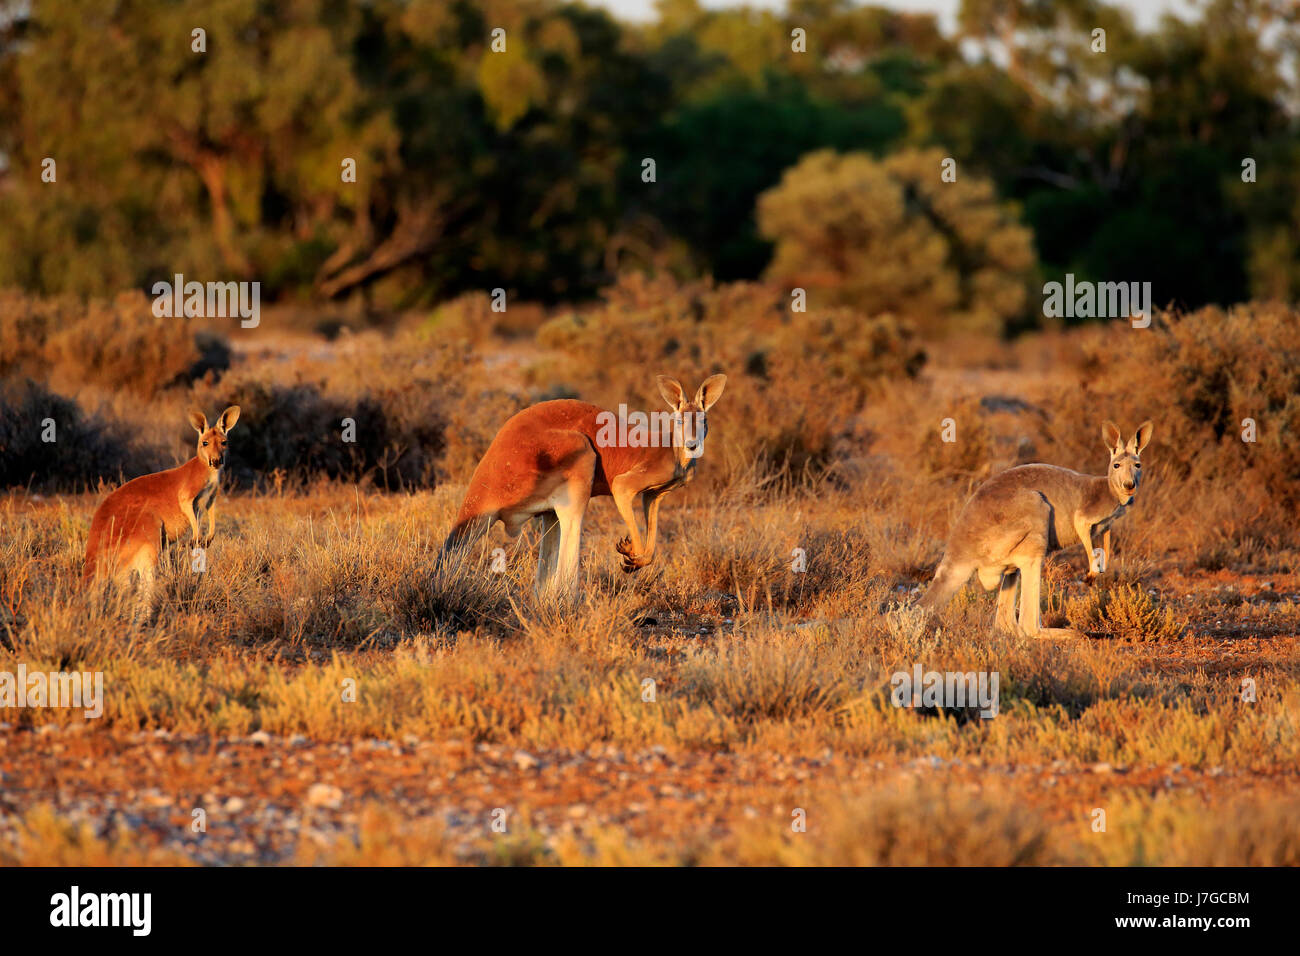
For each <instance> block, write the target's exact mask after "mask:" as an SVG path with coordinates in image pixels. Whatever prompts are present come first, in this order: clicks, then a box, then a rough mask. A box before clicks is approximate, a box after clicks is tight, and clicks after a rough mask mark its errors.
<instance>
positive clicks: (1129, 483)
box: [1101, 419, 1154, 504]
mask: <svg viewBox="0 0 1300 956" xmlns="http://www.w3.org/2000/svg"><path fill="white" fill-rule="evenodd" d="M1153 427H1154V425H1152V423H1151V421H1150V420H1149V419H1148V420H1147V421H1145V422H1143V423H1142V424H1141V425H1139V426H1138V430H1137V431H1136V432H1134V433H1133V437H1132V438H1130V439H1129V440H1128V441H1127V442H1126V441H1124V436H1123V435H1121V434H1120V430H1119V426H1118V425H1116V424H1115V423H1114V422H1109V421H1108V422H1106V423H1105V424H1104V425H1102V426H1101V439H1102V441H1104V442H1105V443H1106V448H1107V450H1108V451H1109V452H1110V466H1109V468H1108V469H1107V477H1108V478H1109V479H1110V490H1111V491H1112V492H1113V493H1114V495H1115V497H1116V498H1118V499H1119V501H1120V503H1121V504H1129V503H1130V502H1132V501H1133V494H1134V492H1136V491H1137V487H1138V485H1140V484H1141V483H1142V458H1141V454H1142V449H1143V448H1146V447H1147V442H1149V441H1150V440H1151V429H1152V428H1153Z"/></svg>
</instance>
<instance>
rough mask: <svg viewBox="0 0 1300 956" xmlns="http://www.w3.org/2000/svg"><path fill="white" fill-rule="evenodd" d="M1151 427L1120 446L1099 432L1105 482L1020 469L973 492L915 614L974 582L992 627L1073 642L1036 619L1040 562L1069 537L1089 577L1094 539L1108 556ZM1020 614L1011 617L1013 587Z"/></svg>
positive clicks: (1115, 436) (1112, 434)
mask: <svg viewBox="0 0 1300 956" xmlns="http://www.w3.org/2000/svg"><path fill="white" fill-rule="evenodd" d="M1151 429H1152V423H1151V422H1150V421H1145V422H1143V423H1142V424H1141V425H1140V426H1138V430H1137V432H1136V433H1135V434H1134V435H1133V437H1132V438H1130V439H1129V440H1128V441H1127V442H1125V441H1124V439H1123V436H1122V435H1121V434H1120V430H1119V428H1118V426H1116V425H1115V423H1114V422H1109V421H1108V422H1106V423H1105V424H1104V425H1102V427H1101V437H1102V440H1103V441H1104V442H1105V443H1106V448H1107V450H1109V451H1110V464H1109V466H1108V467H1107V469H1106V474H1104V475H1084V474H1080V473H1079V472H1077V471H1071V470H1070V469H1068V468H1060V467H1057V466H1056V465H1020V466H1018V467H1016V468H1010V469H1008V470H1007V471H1004V472H1002V473H1001V474H999V475H995V476H994V477H993V478H990V479H989V480H988V481H987V482H985V483H984V484H983V485H981V486H980V487H979V489H978V490H977V491H976V492H975V494H974V495H972V496H971V499H970V501H968V502H966V507H965V508H963V509H962V511H961V514H960V515H958V516H957V523H956V524H955V525H954V526H953V529H952V535H951V538H950V540H949V541H948V548H947V550H946V551H945V552H944V555H943V560H942V561H940V562H939V567H938V569H937V570H936V571H935V573H934V581H933V582H932V583H931V584H930V589H929V590H928V591H927V592H926V594H925V597H923V598H922V599H921V601H920V606H921V607H924V608H926V609H927V610H929V611H932V612H933V611H938V610H939V609H940V608H943V607H944V606H945V605H947V603H948V602H949V601H950V600H952V597H953V595H954V594H956V593H957V592H958V591H959V590H961V587H962V586H963V585H964V584H965V583H966V582H967V581H968V580H969V579H970V576H971V572H972V571H974V572H976V573H977V574H978V575H979V580H980V584H982V585H983V586H984V589H985V590H986V591H992V590H993V589H994V588H995V587H996V588H998V614H997V627H998V629H999V630H1002V631H1009V632H1011V633H1016V632H1017V631H1018V632H1019V633H1021V634H1024V635H1025V636H1028V637H1040V636H1041V637H1080V636H1082V635H1080V634H1079V632H1078V631H1076V630H1074V629H1073V628H1059V627H1057V628H1044V627H1043V626H1042V620H1041V618H1040V616H1039V612H1040V608H1039V594H1040V588H1041V582H1042V573H1043V559H1044V558H1046V557H1047V555H1048V554H1050V553H1052V552H1053V551H1059V550H1060V549H1062V548H1066V547H1069V546H1070V545H1071V544H1072V541H1071V534H1073V535H1074V536H1075V537H1077V538H1078V539H1079V541H1080V542H1082V544H1083V546H1084V548H1085V549H1086V550H1087V552H1088V577H1089V579H1090V580H1091V579H1093V578H1095V577H1096V576H1097V575H1098V574H1100V573H1101V571H1102V570H1103V569H1104V566H1105V565H1104V563H1103V561H1102V560H1100V559H1099V558H1098V556H1097V554H1096V552H1094V551H1093V546H1092V542H1093V535H1095V534H1100V535H1101V538H1102V552H1103V555H1104V557H1106V558H1109V556H1110V526H1111V524H1112V523H1113V522H1114V521H1115V519H1116V518H1118V517H1119V516H1120V515H1122V514H1123V513H1124V512H1125V510H1126V509H1127V508H1128V506H1129V505H1131V504H1132V503H1133V498H1134V495H1135V494H1136V493H1137V488H1138V485H1139V484H1140V483H1141V481H1142V459H1141V457H1140V455H1141V453H1142V449H1143V448H1145V447H1146V446H1147V442H1149V441H1150V440H1151ZM1017 584H1019V586H1020V611H1019V618H1018V619H1017V616H1016V585H1017Z"/></svg>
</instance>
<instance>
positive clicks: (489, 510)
mask: <svg viewBox="0 0 1300 956" xmlns="http://www.w3.org/2000/svg"><path fill="white" fill-rule="evenodd" d="M726 384H727V377H726V376H725V375H712V376H710V377H709V378H707V379H705V381H704V384H703V385H701V386H700V389H699V391H698V392H696V393H695V398H694V399H693V400H692V399H688V398H687V397H686V393H685V392H684V391H683V389H682V386H681V384H680V383H679V382H677V381H676V380H675V379H672V378H668V377H667V376H665V375H660V376H659V377H658V385H659V392H660V394H661V395H663V397H664V401H666V402H667V403H668V407H669V408H670V409H671V413H670V414H669V415H664V419H665V421H666V424H670V425H671V428H670V429H667V431H670V432H671V438H670V439H669V440H668V441H658V440H657V436H658V435H659V434H661V433H662V431H664V429H655V428H649V429H648V430H647V429H645V428H642V429H641V430H640V434H641V435H643V436H646V438H647V439H648V440H641V439H640V438H637V437H636V434H637V429H636V427H632V428H623V429H620V428H619V427H618V422H619V419H618V416H617V415H615V413H613V412H607V411H605V410H604V409H601V408H599V407H597V406H595V405H589V404H587V403H586V402H578V401H574V400H572V399H560V400H558V401H552V402H542V403H540V404H538V405H533V406H530V407H529V408H525V409H524V410H523V411H521V412H519V413H518V414H516V415H515V416H513V417H512V418H511V419H510V420H509V421H507V422H506V423H505V424H504V425H503V426H501V430H500V431H499V432H497V435H496V437H495V438H494V439H492V444H491V445H490V446H488V450H487V452H486V454H484V455H483V460H482V461H480V462H479V463H478V467H477V468H475V469H474V475H473V477H472V478H470V482H469V489H468V490H467V491H466V492H465V501H464V503H463V504H462V505H461V506H460V512H459V513H458V514H457V516H456V523H455V525H454V526H453V527H452V530H451V534H450V535H448V536H447V541H446V543H445V544H444V545H443V551H444V552H446V551H448V550H449V549H451V548H452V547H454V546H457V545H463V544H466V543H468V542H470V541H473V540H475V539H477V538H481V537H482V536H484V535H486V534H487V532H488V531H489V530H490V529H491V528H492V525H493V524H495V523H496V522H497V521H500V522H502V523H503V524H504V525H505V529H506V534H507V535H509V536H510V537H512V538H513V537H516V536H518V534H519V532H520V530H521V529H522V528H523V526H524V525H525V524H526V523H527V522H528V521H530V520H531V519H533V518H537V519H539V522H540V524H541V531H542V540H541V547H540V551H539V554H538V560H537V589H538V591H539V592H541V593H558V594H561V595H565V596H567V597H568V598H569V599H573V598H575V597H576V596H577V591H578V556H579V551H580V542H581V538H582V519H583V515H584V513H585V512H586V510H587V502H588V501H590V500H591V499H592V498H594V497H599V496H601V495H610V496H612V497H613V499H614V504H615V505H616V506H617V507H618V513H619V514H620V515H621V516H622V518H623V521H624V522H625V523H626V524H627V527H628V531H629V534H628V536H627V537H625V538H623V540H622V541H620V542H619V543H618V545H617V550H618V552H619V554H621V555H623V570H624V571H627V572H629V573H630V572H633V571H636V570H637V569H639V568H643V567H645V566H646V565H648V564H649V563H650V562H651V561H653V560H654V552H655V539H656V532H657V529H658V516H659V502H660V501H661V500H662V499H663V496H664V495H665V494H667V493H668V492H670V491H672V490H673V489H674V488H679V487H681V486H682V485H684V484H686V483H687V482H689V481H690V480H691V479H692V478H694V477H695V464H696V461H697V460H698V459H699V457H700V455H701V454H702V453H703V451H704V437H705V435H707V434H708V430H709V427H708V417H707V413H708V410H709V409H710V408H712V407H713V405H714V403H715V402H717V400H718V399H719V398H720V397H721V396H722V390H723V388H724V387H726ZM634 417H635V416H631V417H629V419H628V421H631V420H632V419H633V418H634ZM651 433H653V434H651ZM629 436H632V437H631V438H629ZM638 495H640V496H641V508H642V513H643V516H644V519H645V524H646V533H645V539H644V540H643V539H642V537H641V532H640V529H638V527H637V523H636V517H635V515H634V514H633V506H634V505H635V502H636V498H637V496H638Z"/></svg>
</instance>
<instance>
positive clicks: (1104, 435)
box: [1101, 421, 1124, 453]
mask: <svg viewBox="0 0 1300 956" xmlns="http://www.w3.org/2000/svg"><path fill="white" fill-rule="evenodd" d="M1101 440H1102V441H1104V442H1105V443H1106V447H1107V448H1108V449H1110V451H1111V452H1112V453H1113V452H1115V451H1116V450H1117V449H1119V448H1122V447H1124V436H1123V435H1121V434H1120V433H1119V426H1118V425H1116V424H1115V423H1114V422H1112V421H1107V422H1106V423H1105V424H1103V425H1102V426H1101Z"/></svg>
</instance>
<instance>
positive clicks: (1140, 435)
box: [1128, 418, 1156, 454]
mask: <svg viewBox="0 0 1300 956" xmlns="http://www.w3.org/2000/svg"><path fill="white" fill-rule="evenodd" d="M1155 427H1156V426H1155V424H1154V423H1153V422H1152V421H1151V419H1149V418H1148V419H1147V420H1146V421H1144V422H1143V423H1142V424H1141V425H1139V426H1138V430H1137V432H1136V433H1135V434H1134V435H1133V440H1132V441H1130V442H1129V443H1128V444H1129V447H1130V448H1132V449H1133V452H1134V454H1136V453H1137V452H1140V451H1141V450H1142V449H1143V448H1146V447H1147V442H1149V441H1150V440H1151V429H1153V428H1155Z"/></svg>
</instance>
